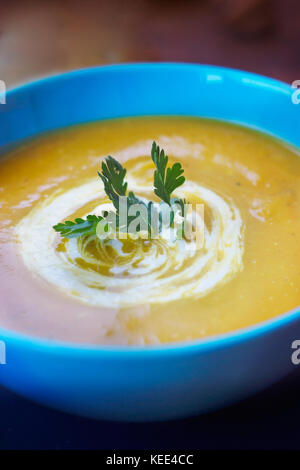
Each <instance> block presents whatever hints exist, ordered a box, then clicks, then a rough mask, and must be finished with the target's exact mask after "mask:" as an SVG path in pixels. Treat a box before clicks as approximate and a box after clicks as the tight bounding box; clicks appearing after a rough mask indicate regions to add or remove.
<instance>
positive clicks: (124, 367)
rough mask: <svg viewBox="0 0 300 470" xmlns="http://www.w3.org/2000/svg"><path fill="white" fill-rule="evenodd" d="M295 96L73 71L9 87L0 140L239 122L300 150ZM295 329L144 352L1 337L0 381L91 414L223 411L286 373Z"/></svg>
mask: <svg viewBox="0 0 300 470" xmlns="http://www.w3.org/2000/svg"><path fill="white" fill-rule="evenodd" d="M293 92H294V90H293V89H292V88H291V87H290V86H288V85H286V84H284V83H281V82H278V81H275V80H272V79H269V78H266V77H262V76H258V75H254V74H250V73H246V72H242V71H237V70H230V69H224V68H220V67H212V66H206V65H205V66H202V65H189V64H136V65H135V64H133V65H117V66H107V67H97V68H92V69H87V70H80V71H75V72H71V73H67V74H63V75H59V76H55V77H50V78H47V79H44V80H40V81H37V82H34V83H30V84H28V85H25V86H22V87H19V88H17V89H15V90H12V91H9V92H8V94H7V98H6V105H0V144H1V145H2V146H6V145H9V144H14V143H17V142H18V141H19V140H20V139H23V138H27V137H30V136H34V135H36V134H38V133H41V132H45V131H48V130H52V129H56V128H59V127H62V126H69V125H72V124H78V123H82V122H87V121H93V120H99V119H107V118H114V117H121V116H139V115H155V114H159V115H162V114H166V115H170V114H176V115H188V116H201V117H206V118H215V119H219V120H225V121H229V122H234V123H238V124H242V125H245V126H248V127H251V128H255V129H259V130H261V131H264V132H266V133H268V134H271V135H274V136H276V137H279V138H281V139H284V140H285V141H287V142H290V143H291V144H293V145H296V146H300V106H296V105H295V104H293V102H292V94H293ZM41 308H43V307H42V305H41ZM299 327H300V307H299V308H298V309H295V310H293V311H291V312H288V313H286V314H284V315H281V316H279V317H276V318H274V319H272V320H269V321H266V322H264V323H260V324H257V325H254V326H252V327H250V328H246V329H243V330H239V331H236V332H233V333H229V334H225V335H220V336H215V337H211V338H208V339H204V340H198V341H193V342H189V343H180V344H170V345H165V346H159V347H157V346H154V347H147V348H142V347H109V346H99V347H95V346H90V345H77V344H71V343H63V342H58V341H48V340H44V339H40V338H35V337H31V336H26V335H23V334H19V333H16V332H13V331H8V330H5V329H0V339H1V340H2V341H3V342H4V343H5V347H6V364H5V365H0V383H1V384H3V385H4V386H6V387H8V388H9V389H11V390H13V391H15V392H17V393H19V394H21V395H23V396H25V397H28V398H30V399H32V400H35V401H36V402H39V403H43V404H45V405H48V406H51V407H54V408H57V409H60V410H64V411H67V412H70V413H76V414H79V415H83V416H89V417H92V418H101V419H110V420H129V421H145V420H166V419H174V418H182V417H185V416H190V415H195V414H199V413H203V412H208V411H211V410H215V409H218V408H221V407H224V406H226V405H229V404H232V403H234V402H236V401H238V400H241V399H243V398H246V397H248V396H250V395H252V394H254V393H256V392H259V391H260V390H263V389H264V388H266V387H267V386H269V385H270V384H272V383H274V382H276V381H277V380H279V379H280V378H282V377H283V376H285V375H286V374H288V373H289V372H290V371H291V370H292V369H293V368H294V367H295V366H293V364H292V361H291V354H292V352H293V350H292V349H291V345H292V342H293V341H294V340H295V339H297V331H298V328H299ZM4 343H1V344H2V346H3V345H4ZM2 349H3V348H2Z"/></svg>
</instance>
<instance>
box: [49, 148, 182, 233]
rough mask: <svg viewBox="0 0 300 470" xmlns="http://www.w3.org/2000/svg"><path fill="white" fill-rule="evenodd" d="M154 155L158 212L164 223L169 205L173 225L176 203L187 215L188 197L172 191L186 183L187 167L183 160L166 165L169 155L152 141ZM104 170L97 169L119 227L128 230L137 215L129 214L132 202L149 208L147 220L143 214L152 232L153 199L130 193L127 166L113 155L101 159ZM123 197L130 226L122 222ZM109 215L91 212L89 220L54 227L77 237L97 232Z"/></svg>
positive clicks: (120, 229)
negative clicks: (173, 197) (144, 198)
mask: <svg viewBox="0 0 300 470" xmlns="http://www.w3.org/2000/svg"><path fill="white" fill-rule="evenodd" d="M151 157H152V160H153V162H154V165H155V167H156V169H155V171H154V193H155V194H156V196H158V197H159V198H160V199H161V200H162V202H161V212H160V213H159V214H158V215H159V220H160V222H161V215H162V212H163V210H164V205H165V204H167V205H168V206H169V207H170V208H171V210H170V225H172V224H173V221H174V215H175V210H176V209H175V206H174V205H175V204H178V206H177V207H179V210H180V211H181V214H182V215H183V214H184V203H185V200H182V199H178V198H175V199H172V198H171V194H172V192H173V191H174V190H175V189H176V188H178V187H179V186H181V185H182V184H183V183H184V182H185V178H184V176H182V175H183V172H184V170H183V168H182V166H181V164H180V163H174V164H173V165H172V166H171V167H169V168H167V165H168V156H167V155H165V152H164V150H163V149H160V148H159V146H158V145H157V144H156V142H153V145H152V151H151ZM101 169H102V173H101V172H98V175H99V177H100V178H101V180H102V182H103V185H104V190H105V193H106V194H107V196H108V198H109V199H110V200H111V202H112V203H113V205H114V207H115V209H116V213H115V214H114V217H115V220H116V228H117V229H118V230H119V231H123V232H126V231H128V226H129V225H130V223H131V222H132V221H133V220H134V219H135V218H136V216H129V215H128V211H129V209H130V207H131V206H132V205H134V204H141V205H142V206H143V207H144V208H146V210H147V211H144V212H145V213H146V214H147V220H145V216H144V218H143V221H144V224H145V225H146V226H147V227H148V231H149V232H150V233H151V230H152V229H153V227H151V212H153V211H155V208H154V206H153V202H152V201H150V202H149V203H145V202H144V201H142V200H141V199H140V198H138V197H137V196H136V195H135V194H134V193H133V192H132V191H129V192H128V194H127V182H126V181H125V176H126V168H124V167H123V166H122V165H121V163H120V162H118V161H117V160H115V159H114V158H113V157H111V156H108V157H107V158H106V159H105V160H104V161H103V162H102V166H101ZM120 197H123V198H126V203H127V226H122V225H121V223H120ZM110 214H111V213H109V212H105V213H104V214H103V216H96V215H88V216H87V217H86V219H82V218H77V219H75V221H74V222H72V221H70V220H68V221H66V222H64V223H59V224H57V225H54V227H53V228H54V230H56V231H57V232H60V234H61V236H63V237H65V238H75V237H80V236H82V235H90V234H96V228H97V225H98V223H99V222H101V221H105V220H108V219H107V217H108V216H109V215H110ZM141 215H142V213H141ZM108 223H109V222H108ZM107 225H108V224H107ZM104 227H105V231H107V227H106V226H105V225H104ZM161 227H162V225H161V223H160V224H159V230H161ZM139 230H140V228H137V231H139Z"/></svg>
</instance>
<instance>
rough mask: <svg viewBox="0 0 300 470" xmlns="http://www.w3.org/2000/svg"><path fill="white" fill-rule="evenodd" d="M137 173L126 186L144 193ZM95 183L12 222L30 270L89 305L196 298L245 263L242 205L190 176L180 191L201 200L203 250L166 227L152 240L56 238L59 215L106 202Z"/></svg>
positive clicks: (63, 217) (51, 199) (61, 194)
mask: <svg viewBox="0 0 300 470" xmlns="http://www.w3.org/2000/svg"><path fill="white" fill-rule="evenodd" d="M135 175H136V172H134V171H132V172H131V174H130V173H129V175H128V186H129V188H130V189H131V190H133V191H134V192H135V193H136V194H138V195H140V196H142V197H146V198H147V197H149V194H151V192H152V187H149V186H148V187H146V186H145V181H142V180H139V179H138V178H137V177H136V176H135ZM99 186H100V183H99V180H97V179H93V180H91V181H89V182H87V183H84V184H82V185H81V186H79V187H74V188H72V189H68V190H66V191H65V192H56V193H54V194H53V195H52V196H51V197H49V198H47V199H46V200H45V201H44V202H43V203H41V204H38V205H37V206H36V207H35V208H33V209H32V210H31V211H30V212H29V213H28V214H27V215H26V216H25V217H24V218H23V219H22V220H21V221H20V222H19V224H18V225H17V227H16V235H17V238H18V241H19V246H20V252H21V255H22V257H23V260H24V263H25V265H26V266H27V267H28V269H29V270H30V271H32V272H33V273H34V274H36V275H37V276H39V277H41V278H43V279H45V280H46V281H47V282H48V283H50V284H52V285H54V286H55V287H57V288H58V289H60V290H62V291H63V292H65V293H66V294H68V295H69V296H71V297H74V298H77V299H79V300H81V301H83V302H85V303H87V304H89V305H92V306H106V307H113V308H121V307H131V306H135V305H141V304H146V303H150V304H151V303H166V302H170V301H174V300H177V299H180V298H199V297H202V296H205V295H207V294H208V293H210V292H211V291H212V290H214V289H215V288H217V287H218V286H221V285H222V284H224V283H225V282H227V281H229V280H230V279H232V277H233V276H234V275H235V274H236V273H237V272H238V271H240V270H241V269H242V257H243V223H242V219H241V216H240V212H239V210H238V209H237V207H236V206H235V205H234V204H233V202H232V201H231V200H225V199H224V198H223V197H221V196H220V195H218V194H216V193H215V192H213V191H212V190H210V189H207V188H205V187H202V186H200V185H199V184H197V183H195V182H192V181H187V182H186V183H185V184H184V186H183V189H182V190H180V191H178V192H177V196H179V197H184V198H186V199H187V200H190V201H191V200H193V201H198V202H201V203H203V204H204V210H205V228H204V244H203V247H202V248H201V249H199V248H198V247H197V244H196V243H195V242H194V241H187V240H185V239H183V240H177V241H172V240H170V239H169V237H167V236H165V234H164V233H162V234H161V235H160V236H159V238H158V239H153V240H144V239H138V240H131V239H129V240H119V239H115V240H109V241H106V242H103V241H100V240H99V239H97V238H96V237H94V236H85V237H82V238H77V239H76V238H73V239H70V240H65V241H64V243H63V245H61V244H58V235H57V234H56V233H55V231H54V230H53V228H52V226H53V225H55V224H56V223H57V222H58V215H59V219H60V220H62V221H63V220H66V219H68V218H70V217H72V214H74V213H75V212H76V211H77V210H79V209H80V208H82V207H84V206H85V205H86V204H87V203H90V205H92V204H93V203H94V212H96V213H97V212H99V210H100V209H104V208H107V201H106V200H105V194H104V192H103V191H102V193H101V190H100V191H99ZM100 189H101V186H100ZM99 200H100V205H99ZM90 212H91V211H89V213H90ZM92 212H93V211H92Z"/></svg>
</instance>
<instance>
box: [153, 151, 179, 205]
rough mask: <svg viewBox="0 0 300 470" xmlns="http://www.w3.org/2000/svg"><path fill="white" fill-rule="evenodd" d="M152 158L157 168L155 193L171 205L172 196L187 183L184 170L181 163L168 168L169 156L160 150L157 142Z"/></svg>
mask: <svg viewBox="0 0 300 470" xmlns="http://www.w3.org/2000/svg"><path fill="white" fill-rule="evenodd" d="M151 157H152V160H153V162H154V165H155V167H156V170H155V172H154V192H155V194H156V195H157V196H158V197H159V198H160V199H162V200H163V201H164V202H165V203H166V204H169V206H170V205H171V194H172V192H173V191H175V189H176V188H178V187H179V186H181V185H182V184H183V183H184V182H185V177H184V176H182V174H183V172H184V169H183V168H182V166H181V164H180V163H174V165H173V166H171V167H169V168H167V164H168V159H169V158H168V156H167V155H165V152H164V150H163V149H162V150H160V148H159V146H158V145H157V144H156V142H153V144H152V150H151Z"/></svg>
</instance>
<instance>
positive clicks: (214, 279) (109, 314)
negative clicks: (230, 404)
mask: <svg viewBox="0 0 300 470" xmlns="http://www.w3.org/2000/svg"><path fill="white" fill-rule="evenodd" d="M153 140H155V141H156V142H157V143H158V144H159V145H160V146H161V148H163V149H164V150H165V152H166V154H167V155H168V156H169V163H168V164H169V165H173V169H174V170H177V175H175V176H174V181H173V187H174V191H173V194H172V197H173V196H174V197H175V198H177V200H179V201H188V202H189V203H191V204H192V205H195V204H201V206H202V207H203V217H204V219H203V243H202V245H201V247H199V246H197V244H196V243H195V241H194V240H188V239H187V237H182V238H180V237H177V238H176V236H175V237H171V238H170V230H171V231H172V230H173V232H174V230H175V229H174V228H170V230H169V231H166V230H163V229H161V230H160V232H159V234H158V235H157V236H156V237H150V238H149V237H143V236H138V237H133V236H128V237H126V238H124V239H122V237H121V238H117V237H114V236H112V237H111V238H110V239H101V238H99V237H98V236H97V234H96V233H94V232H93V231H90V230H89V227H90V226H93V223H94V221H98V220H100V219H102V217H101V214H102V215H103V214H104V213H107V212H109V211H111V210H113V209H114V207H113V206H114V205H115V204H114V200H113V197H112V196H111V195H110V194H111V193H110V191H109V188H107V187H106V185H105V183H106V182H107V180H106V179H105V173H103V174H101V163H102V162H105V161H106V162H107V164H108V166H109V164H110V163H111V164H112V162H113V160H110V161H109V160H104V159H105V158H106V157H107V156H108V155H113V157H114V158H115V159H116V160H117V162H116V163H115V165H117V167H118V165H119V167H120V168H121V170H120V171H123V169H124V168H126V170H127V172H126V171H125V169H124V174H125V173H126V183H125V179H124V181H122V183H124V194H125V186H126V184H127V185H128V188H127V189H128V190H126V191H127V192H126V195H127V196H126V197H128V195H129V197H131V198H134V199H133V201H134V202H135V201H136V200H139V201H140V202H141V203H142V204H143V205H144V206H145V207H148V208H149V207H150V204H151V207H152V206H153V208H161V207H162V202H164V201H165V202H166V200H167V201H168V198H169V197H170V194H171V189H172V184H169V188H171V189H170V194H167V195H164V193H163V190H164V189H165V188H159V185H160V180H159V176H160V175H159V163H157V166H156V171H157V172H158V173H157V175H156V176H157V180H155V177H154V182H153V174H154V170H155V164H154V163H155V159H152V160H151V158H150V156H149V155H150V153H151V145H152V141H153ZM163 156H164V155H163ZM118 162H119V163H118ZM174 164H175V166H174ZM180 165H182V168H181V166H180ZM102 168H103V166H102ZM104 169H105V168H104ZM108 170H109V168H108V167H106V171H108ZM183 170H184V176H185V181H184V178H183V177H182V174H183ZM166 171H169V170H166ZM97 172H99V175H100V178H99V177H98V176H97ZM175 173H176V171H174V174H175ZM176 178H177V180H176ZM103 182H104V184H103ZM153 186H154V188H155V193H154V192H153V189H154V188H153ZM166 186H167V185H166ZM121 189H122V185H121ZM121 189H120V191H121ZM160 189H161V192H160ZM128 191H129V192H128ZM120 194H121V193H120ZM160 198H161V199H162V200H163V201H160ZM166 198H167V199H166ZM0 207H1V212H0V291H1V306H0V326H3V327H6V328H10V329H14V330H18V331H22V332H25V333H29V334H34V335H36V336H42V337H47V338H55V339H60V340H69V341H75V342H84V343H92V344H119V345H148V344H157V343H169V342H175V341H185V340H192V339H197V338H202V337H206V336H210V335H216V334H219V333H224V332H228V331H232V330H236V329H238V328H242V327H245V326H248V325H252V324H254V323H258V322H260V321H263V320H266V319H269V318H272V317H274V316H276V315H279V314H282V313H284V312H286V311H288V310H290V309H292V308H295V307H297V306H299V304H300V291H299V281H300V263H299V261H300V250H299V233H300V217H299V216H300V159H299V154H298V152H297V150H295V149H292V148H289V147H288V146H286V145H285V144H283V143H281V142H279V141H276V140H274V139H271V138H270V137H268V136H265V135H263V134H260V133H257V132H254V131H251V130H248V129H245V128H242V127H238V126H233V125H229V124H225V123H221V122H214V121H206V120H202V119H198V118H188V117H143V118H141V117H140V118H124V119H115V120H111V121H101V122H97V123H91V124H85V125H80V126H74V127H72V128H67V129H63V130H60V131H57V132H53V133H51V134H48V135H43V136H41V137H38V138H36V139H33V140H31V141H27V142H25V143H23V144H22V145H20V146H18V147H16V148H14V149H13V150H11V151H10V152H9V153H7V154H6V155H4V156H3V157H2V158H1V161H0ZM157 210H159V209H157ZM69 220H71V221H72V220H74V221H77V222H76V223H77V226H76V224H75V223H73V226H72V224H70V223H69V222H68V223H67V226H65V225H64V223H65V221H69ZM68 224H69V225H68ZM53 226H54V227H58V229H57V230H56V231H55V230H54V229H53ZM173 226H174V224H173V225H172V227H173ZM68 227H73V228H68ZM86 227H88V230H86ZM72 230H73V234H72V236H69V237H68V233H69V235H70V231H71V232H72ZM76 230H77V233H76ZM68 231H69V232H68ZM59 232H60V233H59ZM176 233H177V232H176Z"/></svg>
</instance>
